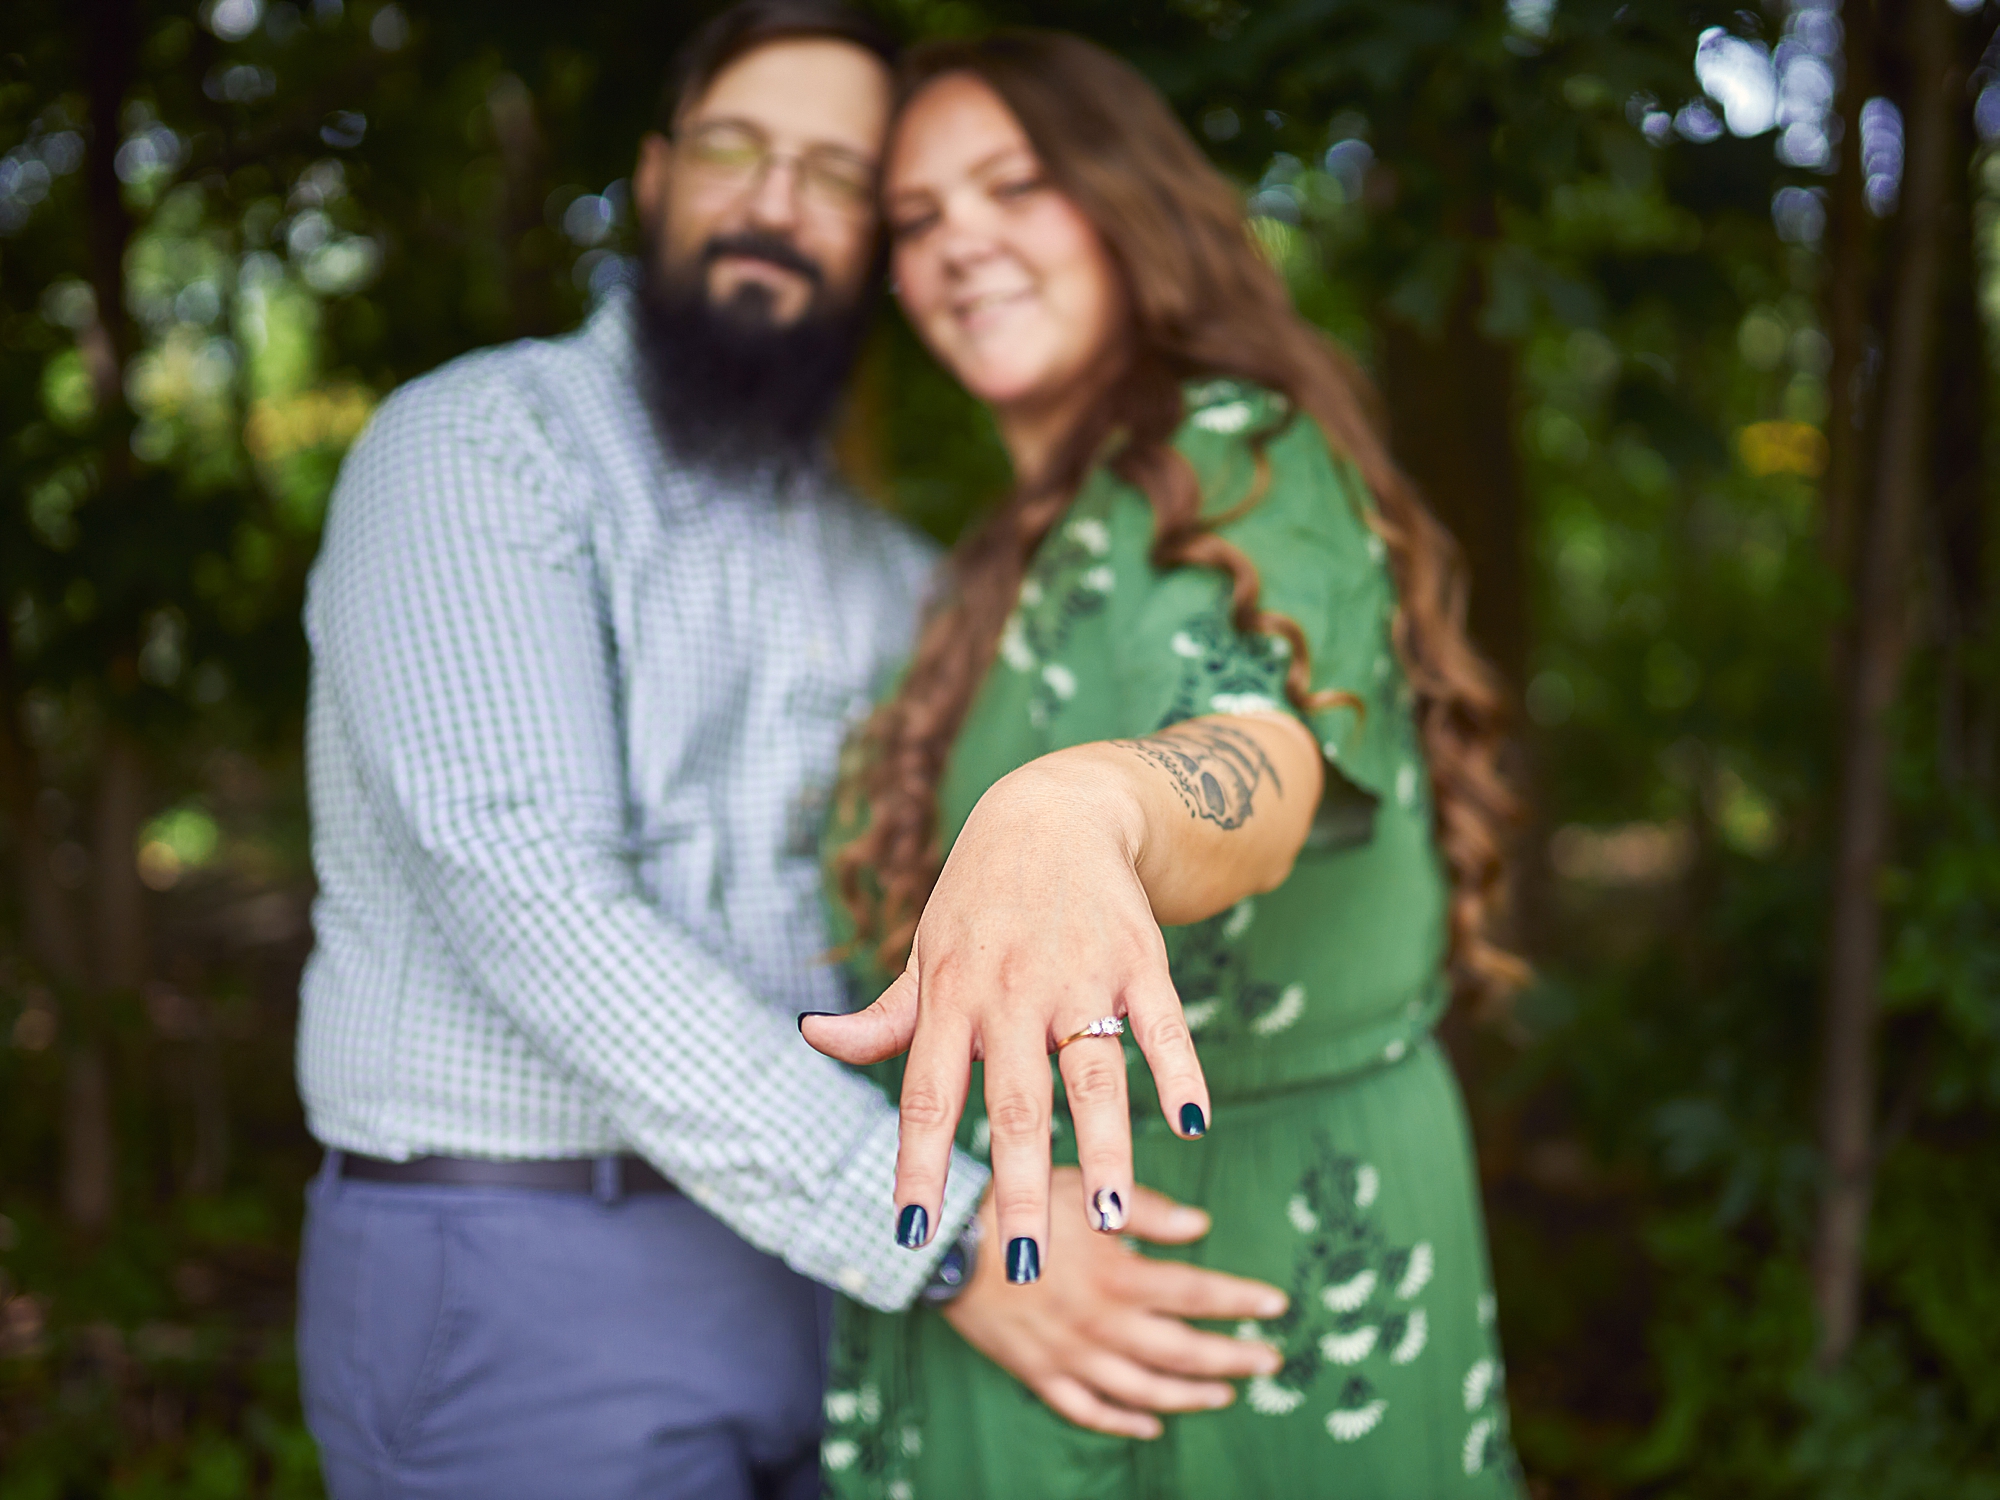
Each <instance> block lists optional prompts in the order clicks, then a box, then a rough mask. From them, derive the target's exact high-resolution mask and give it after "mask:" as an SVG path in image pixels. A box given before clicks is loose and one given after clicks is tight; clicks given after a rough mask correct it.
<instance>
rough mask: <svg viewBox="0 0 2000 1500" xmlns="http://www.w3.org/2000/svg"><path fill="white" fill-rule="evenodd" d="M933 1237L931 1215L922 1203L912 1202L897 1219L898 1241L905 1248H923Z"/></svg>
mask: <svg viewBox="0 0 2000 1500" xmlns="http://www.w3.org/2000/svg"><path fill="white" fill-rule="evenodd" d="M930 1237H931V1216H930V1215H929V1214H927V1213H925V1212H924V1206H923V1205H922V1204H921V1203H912V1204H911V1205H910V1206H909V1207H908V1208H906V1209H904V1210H903V1212H902V1213H901V1214H900V1215H899V1216H898V1217H897V1219H896V1243H897V1244H899V1245H901V1246H902V1247H903V1248H904V1249H905V1250H921V1249H923V1248H924V1241H925V1240H927V1239H929V1238H930Z"/></svg>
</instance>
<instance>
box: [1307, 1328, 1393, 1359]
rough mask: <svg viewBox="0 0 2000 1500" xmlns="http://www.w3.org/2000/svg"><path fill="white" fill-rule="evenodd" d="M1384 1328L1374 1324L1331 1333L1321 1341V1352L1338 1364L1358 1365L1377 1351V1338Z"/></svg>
mask: <svg viewBox="0 0 2000 1500" xmlns="http://www.w3.org/2000/svg"><path fill="white" fill-rule="evenodd" d="M1381 1333H1382V1330H1381V1329H1379V1328H1377V1327H1376V1326H1375V1325H1374V1324H1372V1323H1371V1324H1369V1325H1368V1326H1367V1327H1365V1328H1357V1329H1355V1330H1354V1331H1353V1332H1352V1333H1329V1334H1328V1335H1327V1336H1326V1337H1325V1338H1323V1339H1321V1340H1320V1341H1319V1352H1320V1353H1321V1354H1322V1355H1324V1356H1325V1357H1326V1359H1327V1361H1328V1362H1329V1363H1331V1364H1336V1365H1358V1364H1360V1363H1361V1361H1362V1360H1364V1359H1366V1358H1367V1357H1368V1356H1369V1355H1370V1354H1373V1353H1374V1352H1375V1340H1376V1339H1377V1338H1379V1337H1380V1336H1381Z"/></svg>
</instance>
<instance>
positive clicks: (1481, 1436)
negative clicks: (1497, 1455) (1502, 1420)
mask: <svg viewBox="0 0 2000 1500" xmlns="http://www.w3.org/2000/svg"><path fill="white" fill-rule="evenodd" d="M1492 1431H1493V1419H1492V1418H1491V1417H1481V1418H1480V1419H1479V1420H1478V1421H1477V1422H1474V1423H1473V1424H1472V1429H1471V1430H1470V1431H1469V1432H1467V1433H1466V1434H1465V1472H1466V1473H1468V1474H1477V1473H1478V1472H1479V1471H1480V1470H1481V1469H1483V1468H1485V1467H1486V1438H1487V1435H1488V1434H1489V1433H1491V1432H1492Z"/></svg>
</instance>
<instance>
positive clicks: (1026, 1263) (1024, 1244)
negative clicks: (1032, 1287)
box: [1007, 1234, 1042, 1286]
mask: <svg viewBox="0 0 2000 1500" xmlns="http://www.w3.org/2000/svg"><path fill="white" fill-rule="evenodd" d="M1007 1279H1008V1280H1009V1281H1011V1282H1013V1283H1014V1285H1015V1286H1026V1285H1027V1284H1028V1283H1029V1282H1031V1281H1040V1280H1041V1279H1042V1249H1041V1246H1039V1245H1037V1244H1036V1243H1035V1242H1034V1241H1033V1240H1031V1239H1029V1238H1028V1237H1027V1236H1026V1235H1025V1234H1024V1235H1022V1236H1021V1237H1020V1238H1019V1239H1015V1240H1009V1241H1008V1242H1007Z"/></svg>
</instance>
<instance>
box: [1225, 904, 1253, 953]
mask: <svg viewBox="0 0 2000 1500" xmlns="http://www.w3.org/2000/svg"><path fill="white" fill-rule="evenodd" d="M1256 917H1257V903H1256V902H1254V901H1252V900H1251V899H1250V898H1249V897H1248V896H1245V897H1244V898H1243V899H1242V900H1241V901H1239V902H1237V903H1236V904H1235V905H1234V906H1232V907H1231V908H1230V909H1229V915H1228V916H1227V917H1226V918H1224V919H1223V923H1222V935H1223V937H1225V938H1227V939H1228V940H1229V941H1230V942H1232V943H1233V942H1235V941H1236V940H1237V939H1238V938H1240V937H1242V936H1243V934H1244V933H1245V932H1248V931H1249V930H1250V924H1251V923H1252V922H1253V921H1255V920H1256Z"/></svg>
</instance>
